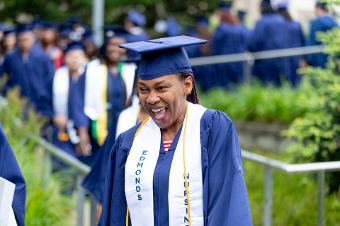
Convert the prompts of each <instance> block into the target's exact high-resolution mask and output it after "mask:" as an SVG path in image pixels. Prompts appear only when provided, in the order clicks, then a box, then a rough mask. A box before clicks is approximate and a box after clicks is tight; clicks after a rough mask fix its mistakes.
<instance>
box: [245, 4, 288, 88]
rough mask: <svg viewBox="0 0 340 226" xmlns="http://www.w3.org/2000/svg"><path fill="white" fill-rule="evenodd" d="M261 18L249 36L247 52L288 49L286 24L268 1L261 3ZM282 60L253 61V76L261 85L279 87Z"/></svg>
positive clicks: (283, 63)
mask: <svg viewBox="0 0 340 226" xmlns="http://www.w3.org/2000/svg"><path fill="white" fill-rule="evenodd" d="M261 13H262V17H261V18H260V19H259V20H258V21H257V22H256V25H255V28H254V29H253V31H252V33H251V35H250V41H249V46H248V48H249V51H252V52H257V51H266V50H276V49H284V48H287V47H288V44H287V41H288V40H289V39H288V37H287V36H288V33H287V26H286V22H285V20H284V19H283V17H282V16H281V15H279V14H278V13H277V12H276V11H275V10H274V9H273V7H272V6H271V3H270V1H269V0H263V1H262V2H261ZM284 65H285V60H284V59H283V58H274V59H265V60H255V63H254V67H253V75H254V76H255V78H257V79H258V80H259V81H260V82H261V83H262V84H271V85H274V86H280V85H281V75H282V74H283V73H284Z"/></svg>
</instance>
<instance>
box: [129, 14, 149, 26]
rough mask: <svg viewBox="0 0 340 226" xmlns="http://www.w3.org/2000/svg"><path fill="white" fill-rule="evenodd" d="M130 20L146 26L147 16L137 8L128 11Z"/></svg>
mask: <svg viewBox="0 0 340 226" xmlns="http://www.w3.org/2000/svg"><path fill="white" fill-rule="evenodd" d="M127 18H128V20H129V21H131V22H132V23H134V24H135V25H136V26H139V27H144V26H145V24H146V20H145V16H143V15H142V14H141V13H140V12H138V11H136V10H130V11H129V12H128V17H127Z"/></svg>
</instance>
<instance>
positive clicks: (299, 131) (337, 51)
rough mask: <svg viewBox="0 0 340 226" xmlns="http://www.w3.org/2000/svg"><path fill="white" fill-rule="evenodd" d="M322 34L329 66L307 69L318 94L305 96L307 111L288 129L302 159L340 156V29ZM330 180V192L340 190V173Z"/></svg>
mask: <svg viewBox="0 0 340 226" xmlns="http://www.w3.org/2000/svg"><path fill="white" fill-rule="evenodd" d="M333 2H334V0H333ZM337 3H338V4H340V1H337ZM319 38H320V40H321V41H322V42H323V43H324V44H325V45H326V48H325V51H326V53H328V54H329V58H328V64H327V68H326V69H320V68H307V69H305V70H303V74H304V75H305V77H306V79H308V81H309V86H310V87H311V89H313V92H314V95H313V96H312V98H310V97H308V98H305V101H304V102H303V105H304V107H305V108H306V109H307V111H306V112H305V114H303V115H302V116H301V117H298V118H297V119H295V120H294V122H293V123H292V124H291V126H290V128H289V130H288V131H287V136H289V137H292V138H294V139H295V140H297V143H296V144H295V145H292V146H291V147H290V148H289V151H290V153H292V155H293V157H294V160H295V161H299V162H301V161H308V162H310V161H339V160H340V104H339V103H340V76H339V74H340V58H339V57H340V47H339V44H340V41H339V40H340V29H339V28H336V29H333V30H332V31H330V32H327V33H324V34H320V35H319ZM328 183H329V187H330V192H337V191H339V192H340V173H332V174H330V177H329V178H328Z"/></svg>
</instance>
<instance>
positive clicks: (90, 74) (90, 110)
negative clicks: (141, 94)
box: [85, 59, 136, 121]
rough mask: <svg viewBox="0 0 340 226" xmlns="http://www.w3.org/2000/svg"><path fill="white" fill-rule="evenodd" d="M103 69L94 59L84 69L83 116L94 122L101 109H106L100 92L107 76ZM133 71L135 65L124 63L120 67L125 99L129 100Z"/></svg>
mask: <svg viewBox="0 0 340 226" xmlns="http://www.w3.org/2000/svg"><path fill="white" fill-rule="evenodd" d="M105 67H106V66H105V65H103V64H102V63H101V62H100V61H99V60H98V59H96V60H93V61H91V62H89V63H88V65H87V69H86V85H85V90H86V91H85V114H86V115H87V116H88V117H89V118H90V119H91V120H94V121H95V120H97V118H98V116H99V115H100V114H101V112H102V111H103V109H107V107H106V103H103V101H102V95H103V93H102V91H103V90H104V88H105V87H104V86H105V84H106V83H105V82H104V81H105V76H108V75H107V73H106V72H107V69H106V68H105ZM135 71H136V64H134V63H129V64H126V63H124V64H123V66H122V72H121V76H122V78H123V81H124V83H125V87H126V95H127V98H130V96H131V94H132V91H133V82H134V78H135ZM103 105H105V106H103Z"/></svg>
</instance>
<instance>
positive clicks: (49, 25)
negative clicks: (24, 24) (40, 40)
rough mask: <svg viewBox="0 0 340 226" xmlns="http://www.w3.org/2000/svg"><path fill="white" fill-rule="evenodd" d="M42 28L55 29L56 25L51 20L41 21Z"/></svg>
mask: <svg viewBox="0 0 340 226" xmlns="http://www.w3.org/2000/svg"><path fill="white" fill-rule="evenodd" d="M42 28H43V29H46V30H47V29H48V30H56V29H57V25H56V24H55V23H53V22H50V21H44V22H43V23H42Z"/></svg>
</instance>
